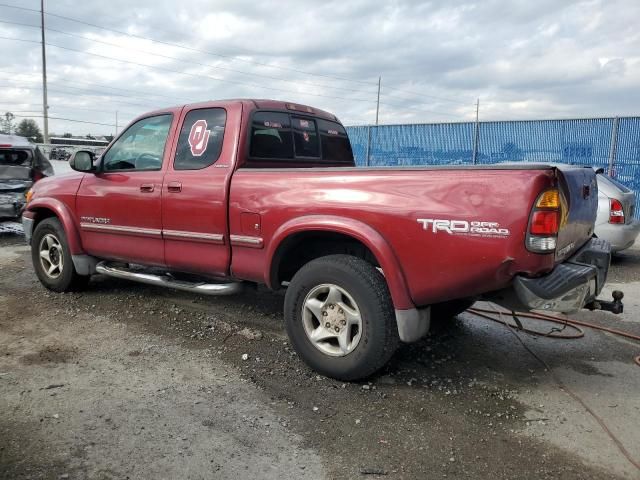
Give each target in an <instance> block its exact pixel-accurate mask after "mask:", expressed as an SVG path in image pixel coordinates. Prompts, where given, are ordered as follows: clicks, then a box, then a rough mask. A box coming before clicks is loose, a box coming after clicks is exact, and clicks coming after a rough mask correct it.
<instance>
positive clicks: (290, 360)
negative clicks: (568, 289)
mask: <svg viewBox="0 0 640 480" xmlns="http://www.w3.org/2000/svg"><path fill="white" fill-rule="evenodd" d="M0 270H1V272H2V275H1V278H0V478H11V479H22V478H25V479H26V478H51V479H58V478H100V479H103V478H104V479H111V478H114V479H115V478H153V479H160V478H167V479H171V478H189V479H200V478H202V479H205V478H207V479H208V478H230V477H236V478H249V477H253V478H313V479H316V478H318V479H320V478H390V479H395V478H398V479H399V478H406V479H410V478H420V479H422V478H492V479H493V478H496V479H502V478H504V479H513V478H530V479H544V478H562V479H579V478H580V479H583V478H589V479H612V478H639V476H638V471H637V470H635V469H634V468H633V467H631V466H630V464H629V462H627V460H626V459H625V458H624V457H622V455H621V454H620V453H619V452H618V450H617V449H616V448H615V446H614V445H613V443H612V441H611V439H609V438H608V437H607V436H606V435H605V434H604V433H603V432H602V430H601V429H600V427H599V426H598V424H597V423H596V422H595V421H594V419H593V418H592V417H590V416H589V415H588V414H587V413H586V412H585V410H584V408H582V407H581V406H580V405H579V404H577V403H576V402H575V401H573V400H571V399H570V398H569V397H567V396H566V395H565V394H564V393H563V392H562V391H561V390H560V388H559V387H558V385H557V384H556V383H555V381H554V380H553V378H552V377H551V376H550V375H549V372H547V371H546V369H545V367H543V366H542V365H541V364H540V363H539V362H538V361H537V360H535V359H534V358H533V357H531V356H530V355H529V353H527V351H525V350H524V349H523V348H522V345H521V344H520V343H519V342H518V341H517V340H516V339H515V337H514V336H513V335H512V333H510V332H509V331H507V330H506V329H505V328H504V327H502V326H500V325H497V324H494V323H492V322H488V321H484V320H479V319H477V318H472V317H471V316H470V315H468V314H463V315H462V316H461V317H460V318H459V319H458V320H457V321H456V322H455V324H454V325H453V326H452V328H450V329H447V331H446V332H443V333H440V334H435V335H433V336H429V337H427V338H425V339H424V340H423V341H421V342H419V343H417V344H414V345H410V346H404V347H403V348H401V349H400V351H399V352H398V353H397V354H396V355H395V357H394V358H393V359H392V361H391V363H390V364H389V365H388V367H387V368H385V370H384V371H383V372H381V373H380V374H378V375H376V376H375V377H373V378H371V379H369V381H368V382H361V383H341V382H336V381H333V380H329V379H326V378H323V377H320V376H318V375H316V374H315V373H314V372H312V371H311V370H309V369H308V368H307V367H306V366H305V365H304V364H303V363H302V362H301V361H300V360H299V359H298V358H297V356H296V355H295V353H294V352H293V351H292V349H291V347H290V346H289V343H288V341H287V339H286V336H285V335H284V329H283V320H282V313H281V312H282V304H283V295H282V294H281V293H272V292H269V291H266V290H263V289H257V290H256V289H250V290H247V291H246V292H245V293H243V294H240V295H237V296H234V297H228V298H217V299H212V298H205V297H199V296H196V295H191V294H187V293H180V292H174V291H169V290H162V289H158V288H153V287H148V286H144V285H140V284H135V283H129V282H124V281H118V280H115V279H109V278H104V277H94V279H93V280H92V282H91V284H90V286H89V289H88V290H87V291H86V292H83V293H78V294H53V293H51V292H48V291H46V290H45V289H44V288H42V287H41V286H40V284H39V283H38V282H37V280H36V278H35V275H34V274H33V271H32V268H31V264H30V258H29V253H28V249H27V248H26V247H24V246H23V245H22V243H21V240H20V239H19V238H18V237H16V236H3V237H0ZM639 272H640V251H638V250H633V251H629V252H628V253H627V254H625V255H624V256H620V257H619V258H618V259H617V260H616V261H615V262H614V265H613V270H612V274H611V280H612V281H613V282H616V283H620V284H625V285H626V284H627V283H628V282H633V281H636V282H637V281H638V280H639V279H640V274H639ZM629 285H635V284H634V283H631V284H629ZM633 288H636V287H635V286H634V287H633ZM633 291H635V290H633ZM580 318H582V319H587V320H589V321H593V322H597V323H600V324H602V325H609V326H616V327H618V328H624V329H625V330H628V331H633V332H635V333H636V334H640V307H637V306H634V307H632V309H631V311H628V312H627V313H626V314H625V315H624V316H623V317H622V318H615V317H613V316H612V315H610V314H606V313H601V312H595V313H585V314H581V316H580ZM521 337H522V339H523V341H524V342H525V343H526V344H527V345H528V346H529V347H530V348H532V349H534V350H535V352H536V353H537V354H539V355H540V356H542V357H543V358H544V359H545V361H546V362H547V363H548V364H549V365H550V366H551V368H552V369H553V371H554V373H555V374H556V375H557V376H558V377H559V378H561V379H562V381H563V382H564V383H565V384H566V385H568V386H570V387H571V388H572V389H573V390H574V391H576V393H579V394H580V395H581V397H582V398H583V399H584V400H585V401H586V402H587V403H589V405H591V407H592V408H593V409H594V410H596V411H597V412H598V414H599V415H601V416H602V418H603V419H604V420H605V421H606V422H607V424H608V425H610V428H611V429H612V431H613V432H614V433H615V434H616V436H617V437H618V438H620V440H621V441H622V442H623V443H624V444H625V446H626V447H627V449H628V450H629V451H630V453H631V454H632V455H634V456H635V458H640V431H638V428H637V418H639V413H640V404H639V400H638V395H637V393H638V391H640V379H639V378H638V377H639V375H638V373H637V372H638V370H637V367H635V366H634V365H633V363H632V358H633V355H637V354H638V353H640V346H638V345H637V344H634V343H632V342H629V341H624V340H619V339H618V338H616V337H613V336H611V335H606V334H603V333H600V332H592V331H588V332H587V334H586V336H585V338H584V339H582V340H573V341H569V340H566V341H563V340H552V339H545V338H533V337H528V336H525V335H522V334H521ZM632 419H634V420H632Z"/></svg>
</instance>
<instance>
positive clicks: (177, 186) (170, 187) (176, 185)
mask: <svg viewBox="0 0 640 480" xmlns="http://www.w3.org/2000/svg"><path fill="white" fill-rule="evenodd" d="M167 191H169V192H173V193H178V192H181V191H182V184H181V183H180V182H169V183H168V184H167Z"/></svg>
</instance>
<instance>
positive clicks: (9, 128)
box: [0, 112, 16, 135]
mask: <svg viewBox="0 0 640 480" xmlns="http://www.w3.org/2000/svg"><path fill="white" fill-rule="evenodd" d="M14 118H16V117H15V115H14V114H13V113H11V112H7V113H5V114H4V118H3V119H2V120H0V133H5V134H7V135H11V133H12V132H13V131H14V130H15V128H16V126H15V123H13V119H14Z"/></svg>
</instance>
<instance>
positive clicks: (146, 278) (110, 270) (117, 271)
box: [96, 262, 242, 296]
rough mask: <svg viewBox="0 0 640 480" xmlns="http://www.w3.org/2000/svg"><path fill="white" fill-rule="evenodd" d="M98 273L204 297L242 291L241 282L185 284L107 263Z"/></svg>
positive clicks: (99, 266) (165, 276) (167, 277)
mask: <svg viewBox="0 0 640 480" xmlns="http://www.w3.org/2000/svg"><path fill="white" fill-rule="evenodd" d="M96 272H97V273H101V274H103V275H108V276H109V277H115V278H122V279H125V280H133V281H134V282H140V283H146V284H148V285H157V286H160V287H169V288H175V289H176V290H183V291H185V292H193V293H200V294H202V295H212V296H222V295H233V294H235V293H239V292H240V291H241V290H242V283H241V282H230V283H205V282H198V283H195V282H185V281H183V280H176V279H175V278H172V277H170V276H168V275H155V274H152V273H140V272H134V271H131V270H129V269H127V268H124V267H119V266H118V267H116V266H113V265H110V264H109V263H107V262H100V263H98V264H97V265H96Z"/></svg>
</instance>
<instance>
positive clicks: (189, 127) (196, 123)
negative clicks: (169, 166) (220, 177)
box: [173, 108, 227, 170]
mask: <svg viewBox="0 0 640 480" xmlns="http://www.w3.org/2000/svg"><path fill="white" fill-rule="evenodd" d="M226 121H227V112H226V111H225V110H224V109H223V108H203V109H198V110H191V111H190V112H189V113H187V115H186V116H185V117H184V122H183V124H182V129H181V130H180V137H179V138H178V148H177V150H176V158H175V160H174V161H173V168H174V170H201V169H203V168H206V167H208V166H210V165H213V164H214V163H215V162H216V161H217V160H218V157H220V152H221V151H222V141H223V138H224V127H225V123H226Z"/></svg>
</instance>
